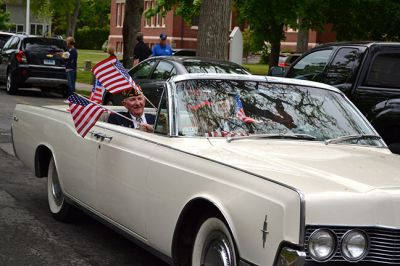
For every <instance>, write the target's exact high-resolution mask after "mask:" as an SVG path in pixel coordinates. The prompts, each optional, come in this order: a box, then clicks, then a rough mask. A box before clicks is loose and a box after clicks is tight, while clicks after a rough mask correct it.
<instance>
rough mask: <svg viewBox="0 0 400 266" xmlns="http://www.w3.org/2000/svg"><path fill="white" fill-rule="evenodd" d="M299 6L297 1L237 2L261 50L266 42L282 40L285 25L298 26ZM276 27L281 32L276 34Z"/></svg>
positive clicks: (240, 0)
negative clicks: (297, 12)
mask: <svg viewBox="0 0 400 266" xmlns="http://www.w3.org/2000/svg"><path fill="white" fill-rule="evenodd" d="M297 4H298V2H297V1H296V0H286V1H280V0H266V1H259V0H236V6H237V8H238V11H239V16H240V18H241V20H243V21H246V22H248V23H249V24H250V27H251V29H252V30H253V31H254V36H255V39H254V40H255V43H256V45H258V46H259V47H260V48H261V46H262V45H263V43H264V41H273V40H276V39H278V40H282V39H283V38H284V32H283V25H284V24H296V21H297V14H296V11H297ZM281 25H282V26H281ZM276 27H278V28H281V30H280V31H278V32H276V30H275V29H276Z"/></svg>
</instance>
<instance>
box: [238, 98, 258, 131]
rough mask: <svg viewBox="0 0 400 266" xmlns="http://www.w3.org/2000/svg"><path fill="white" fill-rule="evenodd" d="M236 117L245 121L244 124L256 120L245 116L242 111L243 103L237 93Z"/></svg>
mask: <svg viewBox="0 0 400 266" xmlns="http://www.w3.org/2000/svg"><path fill="white" fill-rule="evenodd" d="M236 117H237V118H239V119H240V120H242V121H243V122H245V123H246V124H251V123H254V122H256V120H254V119H253V118H251V117H248V116H246V114H245V113H244V109H243V104H242V101H241V100H240V96H239V95H238V94H236Z"/></svg>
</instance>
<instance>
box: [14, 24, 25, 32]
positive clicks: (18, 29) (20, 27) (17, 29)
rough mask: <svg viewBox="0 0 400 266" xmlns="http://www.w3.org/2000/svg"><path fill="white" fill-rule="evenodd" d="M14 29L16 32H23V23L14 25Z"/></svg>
mask: <svg viewBox="0 0 400 266" xmlns="http://www.w3.org/2000/svg"><path fill="white" fill-rule="evenodd" d="M15 30H16V32H24V25H22V24H17V25H15Z"/></svg>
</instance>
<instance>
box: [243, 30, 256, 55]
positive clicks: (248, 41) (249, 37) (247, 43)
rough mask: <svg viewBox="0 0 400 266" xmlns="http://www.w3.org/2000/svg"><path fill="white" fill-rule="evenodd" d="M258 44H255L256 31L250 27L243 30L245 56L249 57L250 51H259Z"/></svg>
mask: <svg viewBox="0 0 400 266" xmlns="http://www.w3.org/2000/svg"><path fill="white" fill-rule="evenodd" d="M257 50H258V49H257V46H256V45H255V44H254V32H253V31H252V30H251V29H250V28H246V29H244V31H243V56H244V57H247V56H248V55H249V54H250V53H254V52H257Z"/></svg>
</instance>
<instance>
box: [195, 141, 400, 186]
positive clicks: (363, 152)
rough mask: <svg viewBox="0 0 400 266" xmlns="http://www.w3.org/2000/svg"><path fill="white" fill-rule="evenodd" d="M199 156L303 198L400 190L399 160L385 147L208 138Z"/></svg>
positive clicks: (198, 151) (398, 157)
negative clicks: (281, 186)
mask: <svg viewBox="0 0 400 266" xmlns="http://www.w3.org/2000/svg"><path fill="white" fill-rule="evenodd" d="M210 143H211V145H212V147H213V148H211V149H207V150H194V149H193V147H191V148H192V149H191V151H188V152H192V153H193V152H194V153H197V154H198V155H200V156H203V157H207V158H209V159H212V160H215V161H218V162H221V163H224V164H227V165H231V166H233V167H235V168H239V169H241V170H244V171H247V172H251V173H253V174H256V175H258V176H262V177H265V178H267V179H270V180H274V181H276V182H279V183H283V184H286V185H288V186H290V187H293V188H295V189H298V190H300V191H301V192H302V193H304V194H314V193H321V192H351V191H353V192H360V193H363V192H368V191H371V190H374V189H382V188H400V171H399V170H400V156H398V155H394V154H392V153H391V152H390V151H389V150H388V149H386V148H374V147H363V146H356V145H343V144H330V145H325V144H324V143H322V142H310V141H286V140H244V139H243V140H237V141H232V142H230V143H228V142H227V141H226V140H224V139H211V140H210Z"/></svg>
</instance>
